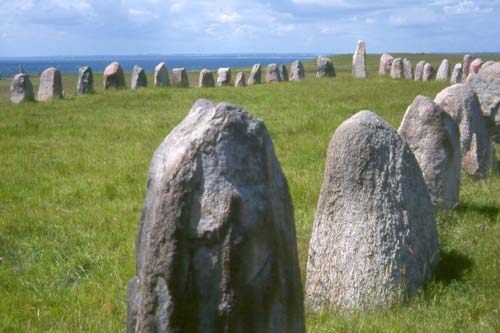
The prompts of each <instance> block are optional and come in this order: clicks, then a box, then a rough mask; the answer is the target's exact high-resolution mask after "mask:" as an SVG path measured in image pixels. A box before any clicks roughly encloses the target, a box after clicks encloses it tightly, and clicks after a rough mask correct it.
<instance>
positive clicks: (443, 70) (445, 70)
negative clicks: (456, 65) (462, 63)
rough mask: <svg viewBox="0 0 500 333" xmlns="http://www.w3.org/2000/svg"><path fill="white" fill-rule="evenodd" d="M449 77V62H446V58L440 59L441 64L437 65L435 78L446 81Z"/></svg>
mask: <svg viewBox="0 0 500 333" xmlns="http://www.w3.org/2000/svg"><path fill="white" fill-rule="evenodd" d="M449 79H450V63H449V62H448V59H443V61H441V65H439V68H438V71H437V74H436V80H437V81H443V82H445V81H448V80H449Z"/></svg>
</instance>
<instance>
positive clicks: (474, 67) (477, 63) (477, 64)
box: [466, 58, 483, 80]
mask: <svg viewBox="0 0 500 333" xmlns="http://www.w3.org/2000/svg"><path fill="white" fill-rule="evenodd" d="M481 66H483V60H482V59H481V58H477V59H474V61H473V62H471V63H470V65H469V75H471V74H477V73H479V70H480V69H481ZM466 80H467V78H466Z"/></svg>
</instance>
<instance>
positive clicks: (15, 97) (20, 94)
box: [10, 73, 35, 104]
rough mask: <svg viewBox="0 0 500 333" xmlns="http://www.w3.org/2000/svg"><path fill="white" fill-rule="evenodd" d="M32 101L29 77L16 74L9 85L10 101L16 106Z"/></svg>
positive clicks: (31, 87) (31, 86)
mask: <svg viewBox="0 0 500 333" xmlns="http://www.w3.org/2000/svg"><path fill="white" fill-rule="evenodd" d="M34 100H35V94H34V92H33V84H32V83H31V80H30V77H29V75H27V74H24V73H19V74H16V75H15V76H14V78H13V79H12V82H11V84H10V101H11V102H12V103H15V104H17V103H21V102H27V101H34Z"/></svg>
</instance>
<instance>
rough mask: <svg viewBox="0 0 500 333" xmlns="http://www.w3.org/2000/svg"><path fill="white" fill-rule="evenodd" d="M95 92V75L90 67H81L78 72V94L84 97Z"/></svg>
mask: <svg viewBox="0 0 500 333" xmlns="http://www.w3.org/2000/svg"><path fill="white" fill-rule="evenodd" d="M93 91H94V74H93V73H92V68H90V67H89V66H84V67H80V69H79V70H78V82H77V84H76V92H77V94H78V96H83V95H86V94H88V93H91V92H93Z"/></svg>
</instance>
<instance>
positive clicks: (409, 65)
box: [403, 58, 413, 80]
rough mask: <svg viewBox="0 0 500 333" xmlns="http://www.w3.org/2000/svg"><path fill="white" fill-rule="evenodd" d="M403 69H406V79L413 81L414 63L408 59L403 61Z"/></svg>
mask: <svg viewBox="0 0 500 333" xmlns="http://www.w3.org/2000/svg"><path fill="white" fill-rule="evenodd" d="M403 68H404V75H405V79H407V80H413V64H412V62H411V61H410V60H408V59H406V58H405V59H403Z"/></svg>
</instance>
